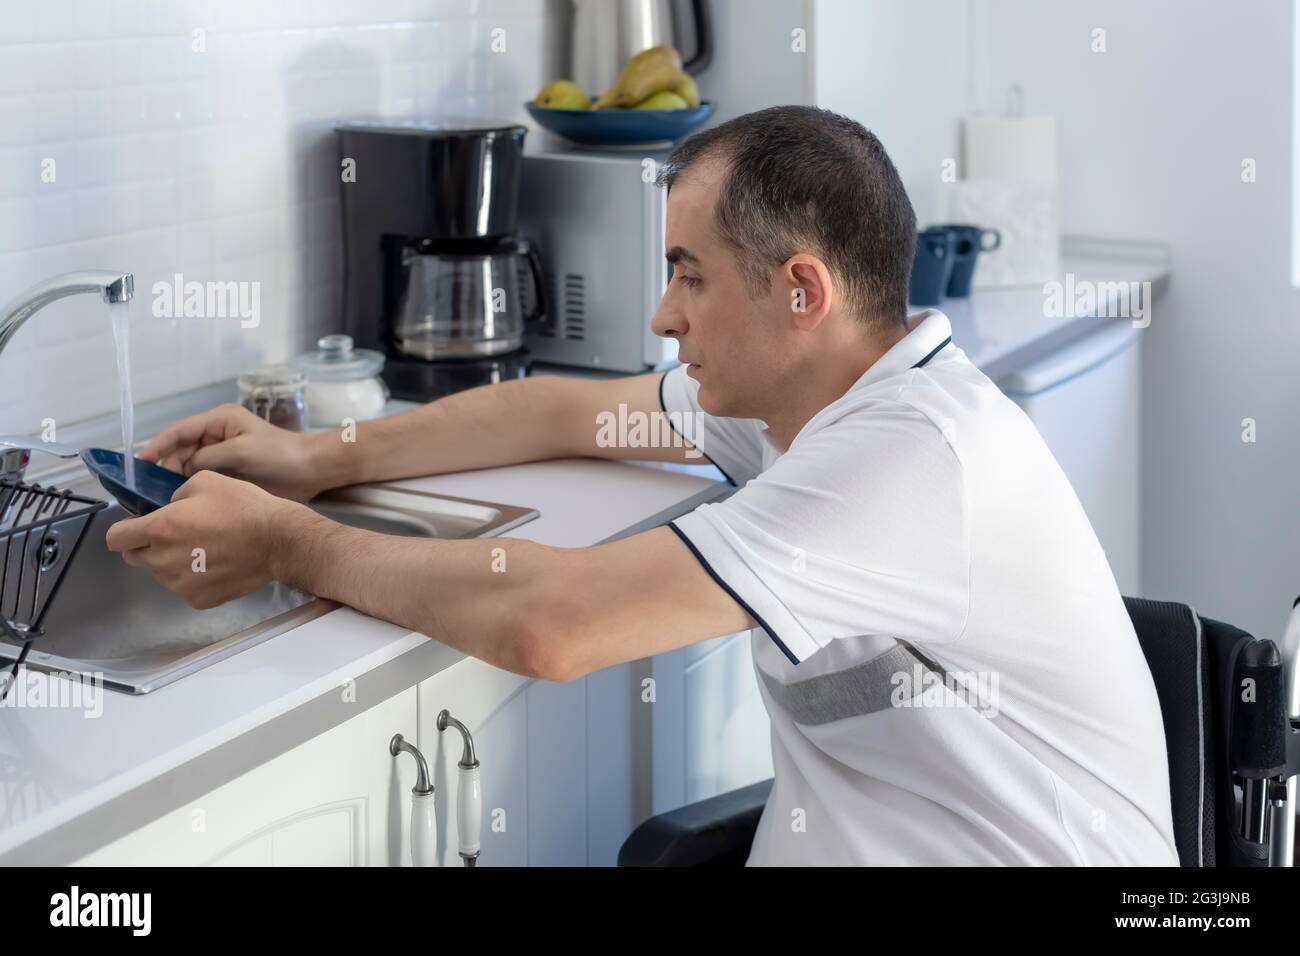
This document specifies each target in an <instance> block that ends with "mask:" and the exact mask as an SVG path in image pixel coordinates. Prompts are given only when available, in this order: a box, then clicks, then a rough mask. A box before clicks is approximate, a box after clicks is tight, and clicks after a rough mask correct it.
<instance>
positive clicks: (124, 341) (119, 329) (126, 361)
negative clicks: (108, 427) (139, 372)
mask: <svg viewBox="0 0 1300 956" xmlns="http://www.w3.org/2000/svg"><path fill="white" fill-rule="evenodd" d="M108 314H109V316H110V317H111V318H112V320H113V340H114V341H115V342H116V343H117V387H118V396H119V399H118V400H119V402H120V404H121V407H122V466H123V469H124V471H125V473H126V475H125V477H126V486H127V487H128V488H134V487H135V405H134V404H133V403H132V401H131V322H130V318H131V303H130V302H129V301H128V302H113V303H110V304H109V306H108Z"/></svg>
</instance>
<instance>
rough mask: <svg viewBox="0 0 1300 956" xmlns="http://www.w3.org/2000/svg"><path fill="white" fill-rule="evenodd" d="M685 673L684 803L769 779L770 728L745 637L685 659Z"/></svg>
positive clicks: (744, 635)
mask: <svg viewBox="0 0 1300 956" xmlns="http://www.w3.org/2000/svg"><path fill="white" fill-rule="evenodd" d="M688 650H690V648H688ZM685 668H686V673H685V678H684V681H683V696H684V706H685V709H686V715H685V718H684V721H683V723H684V725H685V728H686V734H685V736H684V745H685V755H684V756H685V763H686V772H685V785H686V802H687V803H694V802H696V801H697V800H707V799H708V798H709V797H716V796H717V795H718V794H721V793H726V792H728V791H729V790H735V789H737V788H739V787H747V786H749V785H750V784H751V783H757V782H758V781H760V780H766V779H767V778H769V777H771V776H772V744H771V739H770V733H771V731H770V724H769V722H768V718H767V710H766V708H764V706H763V699H762V697H761V696H760V695H759V692H758V680H757V678H756V676H755V674H754V660H753V655H752V652H751V650H750V636H749V632H748V631H745V632H744V633H741V634H733V635H732V636H730V637H726V638H723V639H722V640H721V641H720V642H718V643H717V644H716V645H715V646H712V647H710V648H709V649H708V650H707V652H705V653H703V654H699V655H696V656H694V657H692V658H688V660H687V661H686V664H685Z"/></svg>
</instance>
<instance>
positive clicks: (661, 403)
mask: <svg viewBox="0 0 1300 956" xmlns="http://www.w3.org/2000/svg"><path fill="white" fill-rule="evenodd" d="M669 371H672V370H671V369H669ZM667 377H668V372H664V373H663V374H662V375H660V376H659V410H660V411H661V412H663V413H664V418H665V419H666V420H667V422H668V427H669V428H671V429H672V430H673V431H675V432H677V434H678V435H681V436H682V441H684V442H686V443H687V444H689V445H690V446H691V447H692V448H694V449H695V450H696V451H698V452H699V453H700V454H701V455H703V456H704V460H705V461H707V462H708V463H709V464H710V465H712V466H713V467H714V468H716V469H718V471H720V472H722V477H723V478H726V479H727V484H729V485H731V487H733V488H739V487H740V486H739V485H737V484H736V480H735V479H734V478H732V477H731V476H730V475H729V474H727V470H726V469H725V468H723V467H722V466H721V465H719V464H718V463H717V462H716V461H714V460H713V459H712V458H710V457H709V455H708V452H706V451H705V450H704V449H703V448H700V447H699V446H698V445H696V444H695V443H694V442H692V441H691V440H690V439H689V438H687V437H686V436H685V435H682V433H681V432H679V431H677V428H676V426H675V425H673V420H672V417H671V416H670V415H669V414H668V406H667V405H665V404H664V379H666V378H667Z"/></svg>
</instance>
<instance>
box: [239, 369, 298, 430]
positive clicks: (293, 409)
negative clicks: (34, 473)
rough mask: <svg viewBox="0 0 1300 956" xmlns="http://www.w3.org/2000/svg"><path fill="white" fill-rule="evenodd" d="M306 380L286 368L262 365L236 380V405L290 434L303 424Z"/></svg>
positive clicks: (293, 370) (295, 370)
mask: <svg viewBox="0 0 1300 956" xmlns="http://www.w3.org/2000/svg"><path fill="white" fill-rule="evenodd" d="M305 386H306V376H304V375H303V373H302V371H301V369H296V368H292V367H290V366H288V365H264V366H262V367H261V368H255V369H252V370H251V371H248V372H245V373H244V374H243V375H241V376H239V381H238V387H239V404H241V405H243V406H244V407H245V408H247V409H248V410H249V411H251V412H252V413H253V414H254V415H256V416H257V417H258V418H264V419H266V420H267V421H268V422H270V423H271V424H272V425H278V426H279V427H281V428H287V429H289V430H290V431H302V429H303V428H304V427H306V424H307V411H306V408H305V401H306V399H305Z"/></svg>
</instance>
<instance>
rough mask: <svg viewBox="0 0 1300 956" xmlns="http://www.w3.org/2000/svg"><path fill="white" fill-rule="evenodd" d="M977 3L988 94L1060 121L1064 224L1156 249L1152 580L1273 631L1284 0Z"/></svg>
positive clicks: (1285, 538)
mask: <svg viewBox="0 0 1300 956" xmlns="http://www.w3.org/2000/svg"><path fill="white" fill-rule="evenodd" d="M987 13H988V17H989V22H988V30H987V36H988V43H989V45H988V49H987V53H986V60H985V61H984V63H983V64H982V65H983V67H984V68H985V69H987V70H988V81H989V89H990V90H991V91H993V95H994V97H995V98H996V97H997V95H998V91H999V90H1004V89H1005V88H1006V87H1007V86H1008V85H1009V84H1011V83H1020V84H1021V85H1022V86H1023V87H1024V89H1025V94H1026V104H1027V107H1028V110H1029V112H1050V113H1053V114H1055V116H1056V119H1057V124H1058V136H1059V154H1060V167H1061V189H1062V200H1063V214H1064V228H1065V231H1066V232H1067V233H1082V234H1091V235H1098V236H1111V237H1121V238H1143V239H1158V240H1163V241H1165V242H1167V243H1169V245H1170V249H1171V254H1172V260H1173V278H1172V283H1171V287H1170V290H1169V292H1168V294H1167V296H1166V297H1165V298H1163V299H1162V300H1161V301H1160V302H1158V303H1157V305H1156V309H1155V312H1154V315H1153V317H1152V322H1151V326H1150V328H1148V329H1146V330H1145V331H1144V332H1143V335H1145V336H1146V338H1145V343H1144V344H1145V348H1144V349H1143V395H1142V400H1143V403H1144V408H1143V420H1142V432H1143V436H1144V443H1145V449H1144V456H1143V461H1142V467H1143V474H1144V483H1143V488H1142V510H1143V515H1144V518H1143V527H1142V536H1143V546H1142V547H1143V570H1142V578H1143V581H1144V583H1145V588H1146V590H1147V593H1148V594H1149V595H1150V596H1152V597H1161V598H1170V599H1176V600H1180V601H1185V602H1188V603H1191V604H1193V605H1195V606H1196V608H1197V609H1198V610H1199V611H1200V612H1201V613H1203V614H1207V615H1209V616H1211V617H1216V618H1220V619H1223V620H1227V621H1231V622H1233V623H1235V624H1237V625H1238V626H1241V627H1243V628H1245V629H1247V630H1250V631H1253V632H1254V633H1255V634H1257V635H1258V636H1260V637H1272V638H1277V637H1278V636H1279V635H1280V631H1281V628H1282V625H1283V623H1284V621H1285V619H1286V616H1287V613H1288V611H1289V610H1290V606H1291V601H1292V600H1293V599H1294V598H1295V596H1296V595H1297V594H1300V507H1297V498H1296V495H1297V489H1298V487H1300V486H1298V484H1297V480H1296V476H1297V475H1300V425H1298V424H1297V417H1296V409H1297V408H1300V374H1298V373H1297V356H1300V325H1298V324H1297V322H1296V317H1297V314H1298V309H1297V307H1298V306H1300V293H1297V290H1296V289H1295V288H1293V287H1292V285H1291V281H1290V266H1291V252H1292V242H1293V239H1292V236H1291V233H1290V196H1291V194H1292V190H1294V189H1295V188H1296V185H1295V184H1294V183H1293V182H1292V174H1291V165H1290V152H1289V151H1290V145H1291V135H1292V130H1291V124H1292V112H1291V102H1290V96H1289V93H1290V90H1291V88H1292V87H1291V84H1292V74H1291V70H1292V63H1293V57H1294V55H1295V51H1293V50H1292V43H1293V31H1292V21H1291V18H1292V15H1293V8H1292V4H1291V3H1290V2H1288V0H1256V2H1253V3H1251V4H1249V5H1248V6H1242V5H1233V4H1225V3H1212V2H1197V3H1188V2H1186V0H1144V2H1143V3H1131V2H1125V0H1090V2H1089V3H1086V4H1084V3H1041V2H1036V0H988V3H987ZM1099 28H1100V29H1103V30H1104V31H1105V44H1106V49H1105V52H1104V53H1095V52H1093V51H1092V48H1091V47H1092V43H1093V31H1094V30H1096V29H1099ZM1247 160H1253V161H1254V169H1255V176H1256V178H1255V181H1254V182H1244V181H1243V162H1245V161H1247ZM1247 419H1249V420H1251V421H1252V422H1253V423H1254V428H1255V438H1256V440H1255V441H1243V433H1244V432H1245V429H1246V428H1248V427H1249V425H1248V424H1247V425H1243V423H1244V422H1245V421H1246V420H1247ZM1247 437H1249V436H1248V435H1247Z"/></svg>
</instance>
